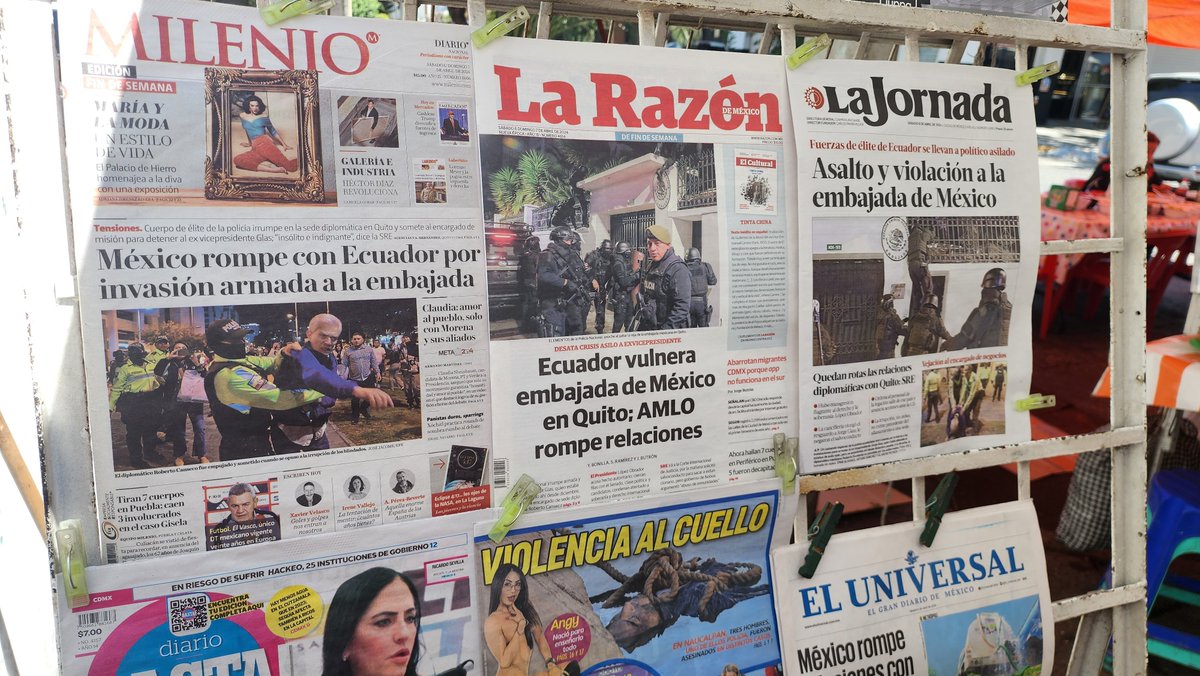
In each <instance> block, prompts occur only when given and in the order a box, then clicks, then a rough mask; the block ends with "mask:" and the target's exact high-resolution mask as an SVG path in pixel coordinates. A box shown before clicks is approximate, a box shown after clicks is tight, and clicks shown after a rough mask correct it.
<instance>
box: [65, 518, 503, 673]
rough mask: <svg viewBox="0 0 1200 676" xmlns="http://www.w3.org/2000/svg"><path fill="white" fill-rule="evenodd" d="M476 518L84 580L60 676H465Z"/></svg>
mask: <svg viewBox="0 0 1200 676" xmlns="http://www.w3.org/2000/svg"><path fill="white" fill-rule="evenodd" d="M472 516H473V515H455V516H450V517H444V518H438V519H436V520H422V521H416V522H413V523H412V526H411V527H409V525H408V524H391V525H387V526H379V527H376V528H371V529H369V530H365V531H362V532H361V533H332V534H328V535H322V536H316V537H314V538H309V539H306V540H305V541H304V542H303V544H301V543H299V542H279V543H267V544H261V545H255V546H253V547H249V548H246V549H241V550H237V551H226V552H212V553H209V554H186V555H182V556H179V557H175V558H172V559H170V562H171V563H172V564H173V565H170V566H168V565H164V563H165V562H164V561H136V562H133V563H127V564H119V565H114V566H95V567H92V568H89V569H88V572H87V577H88V589H89V590H91V592H90V594H89V602H88V604H87V605H86V606H84V607H82V608H76V609H74V610H70V609H65V608H64V609H62V610H61V612H60V613H59V618H60V619H59V622H60V627H59V637H60V649H61V651H62V656H61V658H62V668H63V673H64V674H68V675H71V676H75V675H78V676H84V675H85V674H86V675H87V676H168V675H170V676H184V675H185V674H187V675H190V676H201V675H207V674H223V675H225V676H322V675H323V674H324V675H325V676H329V675H330V674H382V673H398V674H403V673H418V672H419V673H421V674H429V675H434V674H436V675H437V676H465V674H466V673H467V671H469V670H470V669H471V668H472V667H474V666H475V665H477V664H478V663H479V658H480V655H479V645H480V644H479V620H478V615H477V613H476V608H475V604H474V599H475V596H474V594H475V591H474V590H475V585H474V584H473V582H472V580H473V576H474V575H475V572H474V556H475V553H474V548H473V546H472V544H471V535H470V533H471V529H472V527H473V523H472V522H473V519H472V518H471V517H472ZM411 665H415V666H416V670H414V671H406V669H408V668H409V667H410V666H411ZM475 673H478V672H475Z"/></svg>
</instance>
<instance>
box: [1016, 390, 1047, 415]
mask: <svg viewBox="0 0 1200 676" xmlns="http://www.w3.org/2000/svg"><path fill="white" fill-rule="evenodd" d="M1054 406H1055V398H1054V395H1053V394H1031V395H1029V396H1028V397H1024V398H1022V399H1018V400H1017V410H1018V411H1032V410H1034V409H1039V408H1054Z"/></svg>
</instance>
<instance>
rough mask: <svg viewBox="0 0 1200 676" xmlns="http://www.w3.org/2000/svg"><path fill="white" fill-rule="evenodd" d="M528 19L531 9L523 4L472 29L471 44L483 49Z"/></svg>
mask: <svg viewBox="0 0 1200 676" xmlns="http://www.w3.org/2000/svg"><path fill="white" fill-rule="evenodd" d="M526 21H529V10H527V9H525V6H524V5H521V6H520V7H517V8H516V9H514V10H511V11H509V12H506V13H505V14H503V15H501V16H498V17H496V18H495V19H492V20H491V21H489V22H487V23H486V24H485V25H484V26H483V28H480V29H478V30H474V31H471V44H473V45H475V49H483V48H484V47H486V46H487V45H489V44H491V43H492V42H493V41H494V40H495V39H496V38H499V37H502V36H504V35H508V34H509V33H511V32H513V31H514V30H515V29H516V28H517V26H521V25H523V24H524V23H525V22H526Z"/></svg>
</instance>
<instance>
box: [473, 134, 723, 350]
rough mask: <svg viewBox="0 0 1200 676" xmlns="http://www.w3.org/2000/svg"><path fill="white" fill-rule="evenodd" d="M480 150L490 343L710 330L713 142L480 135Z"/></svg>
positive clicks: (716, 299)
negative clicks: (654, 331) (586, 335)
mask: <svg viewBox="0 0 1200 676" xmlns="http://www.w3.org/2000/svg"><path fill="white" fill-rule="evenodd" d="M480 150H481V154H482V162H483V174H484V178H485V181H484V203H485V207H484V214H485V220H486V232H487V243H488V273H487V274H488V303H489V310H490V316H491V338H492V340H520V339H527V338H547V337H558V336H576V335H584V334H590V335H596V334H602V333H621V332H628V331H650V330H667V329H691V328H704V327H709V326H717V325H718V324H719V323H720V316H721V312H720V295H721V294H720V290H719V289H718V288H717V285H718V283H719V282H720V281H721V271H720V265H719V260H720V256H719V254H718V250H717V248H716V243H717V242H719V241H720V235H719V232H718V228H717V219H718V214H717V167H716V160H715V157H714V148H713V146H712V145H709V144H696V143H638V142H628V143H627V142H614V141H580V140H567V139H541V138H526V137H507V136H486V135H485V136H483V137H481V139H480ZM706 243H709V244H708V245H707V248H706Z"/></svg>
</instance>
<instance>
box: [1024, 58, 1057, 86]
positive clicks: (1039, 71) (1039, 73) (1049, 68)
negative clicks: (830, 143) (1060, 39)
mask: <svg viewBox="0 0 1200 676" xmlns="http://www.w3.org/2000/svg"><path fill="white" fill-rule="evenodd" d="M1057 73H1058V62H1057V61H1051V62H1050V63H1043V64H1042V65H1040V66H1037V67H1036V68H1030V69H1029V70H1027V71H1025V72H1024V73H1017V86H1018V87H1026V86H1029V85H1031V84H1033V83H1034V82H1037V81H1038V80H1041V79H1042V78H1046V77H1050V76H1051V75H1055V74H1057Z"/></svg>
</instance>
